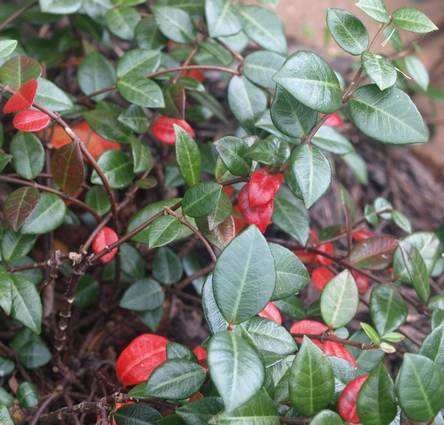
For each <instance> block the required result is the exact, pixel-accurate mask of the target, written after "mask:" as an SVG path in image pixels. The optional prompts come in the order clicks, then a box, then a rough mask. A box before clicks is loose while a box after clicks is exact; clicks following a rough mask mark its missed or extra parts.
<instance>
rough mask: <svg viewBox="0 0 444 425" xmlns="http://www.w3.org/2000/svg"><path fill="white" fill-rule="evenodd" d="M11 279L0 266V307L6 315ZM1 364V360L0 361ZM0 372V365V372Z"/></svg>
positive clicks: (9, 304)
mask: <svg viewBox="0 0 444 425" xmlns="http://www.w3.org/2000/svg"><path fill="white" fill-rule="evenodd" d="M11 286H12V280H11V278H10V277H9V274H8V272H7V271H6V270H5V268H4V267H2V266H0V307H1V308H2V309H3V310H4V311H5V313H6V314H7V315H9V314H10V312H11V306H12V288H11ZM0 365H1V362H0ZM1 372H2V370H1V367H0V373H1Z"/></svg>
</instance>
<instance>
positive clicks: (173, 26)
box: [151, 6, 197, 44]
mask: <svg viewBox="0 0 444 425" xmlns="http://www.w3.org/2000/svg"><path fill="white" fill-rule="evenodd" d="M151 11H152V12H153V15H154V19H155V20H156V23H157V25H159V28H160V31H162V33H163V34H164V35H165V36H166V37H168V38H170V39H171V40H173V41H175V42H176V43H184V44H188V43H192V42H193V41H194V38H195V37H196V33H197V30H196V25H195V24H194V22H193V20H192V19H191V16H190V15H189V14H188V13H187V12H185V11H184V10H181V9H178V8H175V7H169V6H151Z"/></svg>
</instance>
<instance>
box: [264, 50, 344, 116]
mask: <svg viewBox="0 0 444 425" xmlns="http://www.w3.org/2000/svg"><path fill="white" fill-rule="evenodd" d="M273 80H274V81H275V82H276V83H278V84H280V85H281V86H283V87H284V88H285V89H286V90H288V91H289V92H290V94H291V95H293V96H294V97H295V98H296V99H297V100H298V101H299V102H301V103H303V104H304V105H305V106H307V107H309V108H311V109H314V110H315V111H319V112H323V113H324V114H329V113H330V112H333V111H335V110H336V109H338V108H339V107H340V106H341V104H342V90H341V87H340V84H339V80H338V77H336V74H335V73H334V71H333V70H332V69H331V68H330V65H328V64H327V62H326V61H325V60H324V59H322V58H321V57H320V56H318V55H317V54H316V53H313V52H310V51H306V50H299V51H297V52H296V53H294V54H292V55H291V56H290V57H289V58H288V59H287V60H286V61H285V63H284V65H283V67H282V68H281V69H280V70H279V71H278V72H277V74H275V75H274V77H273Z"/></svg>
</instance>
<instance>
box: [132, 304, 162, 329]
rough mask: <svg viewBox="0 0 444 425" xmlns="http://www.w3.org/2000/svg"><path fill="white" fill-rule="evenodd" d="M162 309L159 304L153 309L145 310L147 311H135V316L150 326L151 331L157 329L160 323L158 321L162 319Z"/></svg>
mask: <svg viewBox="0 0 444 425" xmlns="http://www.w3.org/2000/svg"><path fill="white" fill-rule="evenodd" d="M163 313H164V309H163V306H162V305H161V306H160V307H158V308H156V309H155V310H152V311H151V310H147V311H136V315H137V317H138V318H139V319H140V321H141V322H142V323H143V324H144V325H145V326H147V327H148V328H150V329H151V330H152V331H153V332H156V331H157V328H158V327H159V325H160V322H161V321H162V317H163Z"/></svg>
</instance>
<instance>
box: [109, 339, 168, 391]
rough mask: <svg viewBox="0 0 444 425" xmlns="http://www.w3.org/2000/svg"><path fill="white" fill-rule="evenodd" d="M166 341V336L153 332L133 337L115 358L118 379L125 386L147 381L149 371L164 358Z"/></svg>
mask: <svg viewBox="0 0 444 425" xmlns="http://www.w3.org/2000/svg"><path fill="white" fill-rule="evenodd" d="M167 342H168V340H167V339H166V338H164V337H162V336H159V335H153V334H143V335H140V336H139V337H137V338H136V339H134V340H133V341H132V342H131V343H130V344H129V345H128V347H126V348H125V349H124V350H123V351H122V353H121V354H120V356H119V358H118V359H117V363H116V374H117V378H118V379H119V381H120V382H122V384H123V385H125V386H128V385H137V384H140V383H142V382H145V381H147V380H148V378H149V377H150V375H151V372H152V371H153V370H154V369H155V368H156V367H157V366H159V365H160V364H161V363H163V362H164V361H165V360H166V344H167Z"/></svg>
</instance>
